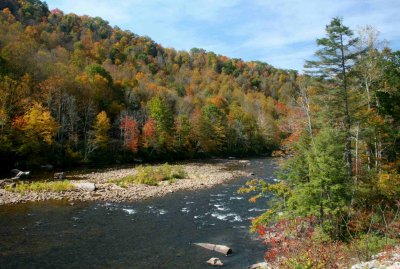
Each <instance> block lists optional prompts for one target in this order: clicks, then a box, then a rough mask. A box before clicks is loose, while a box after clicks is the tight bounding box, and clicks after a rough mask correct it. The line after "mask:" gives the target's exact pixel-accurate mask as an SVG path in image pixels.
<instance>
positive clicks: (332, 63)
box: [305, 17, 360, 178]
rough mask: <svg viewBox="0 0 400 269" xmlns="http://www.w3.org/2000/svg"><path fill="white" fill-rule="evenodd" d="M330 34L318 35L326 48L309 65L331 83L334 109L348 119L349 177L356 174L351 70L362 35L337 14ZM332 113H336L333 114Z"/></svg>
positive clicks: (347, 163) (345, 126)
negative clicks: (350, 91) (350, 95)
mask: <svg viewBox="0 0 400 269" xmlns="http://www.w3.org/2000/svg"><path fill="white" fill-rule="evenodd" d="M326 34H327V37H324V38H320V39H317V44H318V46H321V47H322V48H321V49H319V50H317V51H316V52H315V56H316V57H317V58H318V60H315V61H307V63H306V65H305V67H306V68H309V69H310V70H311V71H310V73H311V74H313V75H316V76H318V77H320V78H322V79H324V80H325V81H327V82H328V83H327V85H329V95H330V99H331V100H332V101H333V102H332V103H333V107H332V109H331V110H330V112H331V113H333V112H334V111H339V113H338V114H337V116H338V117H339V118H340V119H342V121H343V123H344V132H345V148H344V150H345V158H346V166H347V174H348V177H349V178H351V176H352V168H353V167H352V152H351V148H352V147H351V126H352V119H351V115H350V107H349V106H350V97H349V88H350V85H349V72H350V70H351V69H352V67H353V65H354V62H355V60H356V58H357V56H358V55H359V54H360V53H359V52H357V51H355V50H354V49H355V45H356V44H357V42H358V38H354V37H353V35H354V34H353V32H352V31H351V30H350V29H349V28H348V27H347V26H345V25H343V22H342V19H341V18H337V17H336V18H333V19H332V21H331V22H330V24H328V25H327V26H326ZM331 116H332V114H331Z"/></svg>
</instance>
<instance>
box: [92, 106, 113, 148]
mask: <svg viewBox="0 0 400 269" xmlns="http://www.w3.org/2000/svg"><path fill="white" fill-rule="evenodd" d="M110 128H111V124H110V119H109V118H108V117H107V113H106V112H105V111H101V112H100V113H99V114H97V116H96V120H95V122H94V125H93V129H94V144H95V145H96V147H98V148H100V149H105V148H107V145H108V141H109V135H108V132H109V131H110Z"/></svg>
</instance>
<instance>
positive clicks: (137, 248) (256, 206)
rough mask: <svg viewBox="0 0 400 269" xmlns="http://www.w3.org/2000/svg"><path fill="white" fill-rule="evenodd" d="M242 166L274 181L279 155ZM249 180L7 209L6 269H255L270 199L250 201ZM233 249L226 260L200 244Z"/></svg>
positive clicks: (1, 251) (1, 263)
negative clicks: (257, 230) (118, 199)
mask: <svg viewBox="0 0 400 269" xmlns="http://www.w3.org/2000/svg"><path fill="white" fill-rule="evenodd" d="M240 169H243V170H245V171H246V172H252V173H254V176H252V178H264V179H267V180H273V179H274V177H275V176H274V171H275V169H276V164H275V161H274V159H271V158H254V159H250V165H248V166H245V167H242V168H240ZM248 179H249V178H238V179H235V180H233V181H230V182H229V183H227V184H223V185H219V186H216V187H213V188H211V189H204V190H199V191H192V192H189V191H181V192H177V193H172V194H170V195H167V196H165V197H162V198H155V199H150V200H146V201H141V202H131V203H120V204H117V203H104V202H102V203H100V202H96V203H93V202H92V203H74V204H73V205H71V204H69V203H68V202H40V203H30V204H20V205H7V206H1V207H0V268H2V269H5V268H191V269H196V268H209V267H210V266H209V265H207V264H206V263H205V261H206V260H208V259H209V258H211V257H219V258H220V259H221V260H222V262H223V263H224V265H225V266H224V267H225V268H247V267H248V266H249V265H251V264H253V263H256V262H260V261H262V260H263V253H264V251H265V246H263V245H262V244H261V242H260V241H259V240H258V239H257V236H255V235H252V234H250V233H249V226H250V221H251V218H253V217H255V216H257V215H259V214H261V212H262V211H263V210H265V209H266V200H259V201H258V202H257V203H249V202H248V198H249V195H239V194H237V189H238V188H239V187H240V186H242V185H243V184H244V183H245V182H246V180H248ZM195 242H209V243H215V244H224V245H228V246H230V247H231V248H232V249H233V254H232V255H230V256H228V257H225V256H224V255H222V254H218V253H215V252H212V251H209V250H205V249H202V248H200V247H198V246H194V245H192V243H195Z"/></svg>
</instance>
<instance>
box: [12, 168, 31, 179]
mask: <svg viewBox="0 0 400 269" xmlns="http://www.w3.org/2000/svg"><path fill="white" fill-rule="evenodd" d="M10 172H11V176H12V177H13V178H12V179H20V178H21V177H26V176H29V174H30V173H31V172H30V171H25V172H24V171H21V170H18V169H12V170H11V171H10Z"/></svg>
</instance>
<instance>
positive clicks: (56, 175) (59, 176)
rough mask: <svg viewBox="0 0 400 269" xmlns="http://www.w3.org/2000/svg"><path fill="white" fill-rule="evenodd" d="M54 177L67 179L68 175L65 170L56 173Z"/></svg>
mask: <svg viewBox="0 0 400 269" xmlns="http://www.w3.org/2000/svg"><path fill="white" fill-rule="evenodd" d="M53 178H54V179H65V178H66V175H65V173H64V172H60V173H54V176H53Z"/></svg>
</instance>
